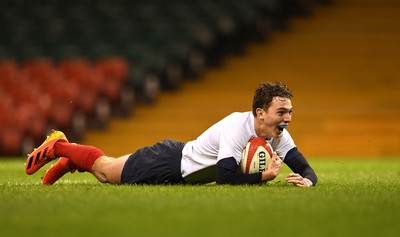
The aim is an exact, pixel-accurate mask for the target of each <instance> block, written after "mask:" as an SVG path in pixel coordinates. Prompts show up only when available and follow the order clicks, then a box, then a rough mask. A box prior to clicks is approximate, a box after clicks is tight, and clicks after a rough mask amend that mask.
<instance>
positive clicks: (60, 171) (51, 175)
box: [42, 157, 77, 185]
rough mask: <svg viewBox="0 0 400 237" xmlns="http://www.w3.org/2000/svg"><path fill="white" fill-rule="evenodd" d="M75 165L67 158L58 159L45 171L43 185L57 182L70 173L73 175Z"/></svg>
mask: <svg viewBox="0 0 400 237" xmlns="http://www.w3.org/2000/svg"><path fill="white" fill-rule="evenodd" d="M76 168H77V167H76V165H75V164H73V163H72V162H71V161H70V160H69V159H68V158H65V157H60V159H58V161H57V162H56V163H55V164H54V165H52V166H51V167H50V169H48V170H47V171H46V174H45V175H44V177H43V180H42V184H43V185H52V184H54V183H55V182H56V181H57V180H59V179H60V178H61V177H62V176H63V175H64V174H66V173H68V172H71V173H74V172H75V170H76Z"/></svg>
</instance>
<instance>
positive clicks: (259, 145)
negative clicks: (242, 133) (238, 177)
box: [239, 137, 272, 174]
mask: <svg viewBox="0 0 400 237" xmlns="http://www.w3.org/2000/svg"><path fill="white" fill-rule="evenodd" d="M271 157H272V147H271V145H270V144H269V143H268V142H267V141H265V139H263V138H260V137H254V138H251V139H250V140H249V142H248V143H247V145H246V147H245V148H244V149H243V153H242V160H241V161H240V164H239V171H240V172H241V173H243V174H254V173H260V172H263V171H264V170H265V168H267V166H268V163H269V160H270V159H271Z"/></svg>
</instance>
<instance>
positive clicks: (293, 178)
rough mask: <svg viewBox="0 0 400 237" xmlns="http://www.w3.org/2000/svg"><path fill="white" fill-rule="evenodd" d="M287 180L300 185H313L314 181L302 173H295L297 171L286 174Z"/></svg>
mask: <svg viewBox="0 0 400 237" xmlns="http://www.w3.org/2000/svg"><path fill="white" fill-rule="evenodd" d="M286 182H288V183H292V184H294V185H296V186H298V187H311V186H312V182H311V181H310V180H309V179H307V178H303V177H302V176H301V175H299V174H295V173H290V174H288V175H287V176H286Z"/></svg>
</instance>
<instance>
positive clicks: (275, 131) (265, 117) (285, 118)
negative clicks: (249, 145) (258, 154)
mask: <svg viewBox="0 0 400 237" xmlns="http://www.w3.org/2000/svg"><path fill="white" fill-rule="evenodd" d="M292 112H293V106H292V101H291V100H290V99H287V98H282V97H274V98H273V99H272V103H271V105H270V106H269V108H268V109H267V110H264V109H261V108H259V109H257V118H256V121H257V122H256V133H257V135H258V136H259V137H263V138H271V137H277V136H279V135H280V134H281V133H282V131H283V129H282V128H280V126H282V125H288V124H289V123H290V122H291V121H292ZM257 123H258V126H257Z"/></svg>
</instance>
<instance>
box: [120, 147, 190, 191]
mask: <svg viewBox="0 0 400 237" xmlns="http://www.w3.org/2000/svg"><path fill="white" fill-rule="evenodd" d="M184 146H185V144H184V143H183V142H177V141H173V140H169V139H165V140H164V141H162V142H159V143H156V144H154V145H153V146H147V147H143V148H141V149H139V150H137V151H136V152H135V153H133V154H131V155H130V156H129V158H128V159H127V160H126V163H125V165H124V168H123V170H122V174H121V183H122V184H179V183H185V180H184V179H183V178H182V174H181V160H182V150H183V147H184Z"/></svg>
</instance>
